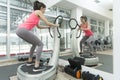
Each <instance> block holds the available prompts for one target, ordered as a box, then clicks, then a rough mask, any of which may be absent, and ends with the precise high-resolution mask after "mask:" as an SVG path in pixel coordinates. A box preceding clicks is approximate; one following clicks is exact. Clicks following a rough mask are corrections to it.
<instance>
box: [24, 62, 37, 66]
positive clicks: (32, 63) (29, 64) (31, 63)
mask: <svg viewBox="0 0 120 80" xmlns="http://www.w3.org/2000/svg"><path fill="white" fill-rule="evenodd" d="M34 64H35V62H34V61H32V62H26V66H32V65H34Z"/></svg>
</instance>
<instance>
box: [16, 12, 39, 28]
mask: <svg viewBox="0 0 120 80" xmlns="http://www.w3.org/2000/svg"><path fill="white" fill-rule="evenodd" d="M39 20H40V18H39V17H38V16H36V15H35V12H32V13H31V14H30V16H29V17H28V18H27V19H26V21H25V22H24V23H22V24H20V25H19V26H18V27H23V28H26V29H27V30H31V29H32V28H34V27H35V26H36V25H37V24H38V23H39Z"/></svg>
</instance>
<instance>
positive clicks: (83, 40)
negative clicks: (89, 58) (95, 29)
mask: <svg viewBox="0 0 120 80" xmlns="http://www.w3.org/2000/svg"><path fill="white" fill-rule="evenodd" d="M89 37H90V36H84V37H83V38H82V40H81V41H80V51H82V50H83V49H82V44H84V43H85V41H86V40H87V39H89ZM88 46H89V48H90V50H91V51H92V49H93V48H92V45H91V44H90V43H88Z"/></svg>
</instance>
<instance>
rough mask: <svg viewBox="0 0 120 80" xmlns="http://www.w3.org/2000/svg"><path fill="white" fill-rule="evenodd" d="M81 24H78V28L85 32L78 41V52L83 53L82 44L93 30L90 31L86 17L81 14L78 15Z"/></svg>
mask: <svg viewBox="0 0 120 80" xmlns="http://www.w3.org/2000/svg"><path fill="white" fill-rule="evenodd" d="M80 19H81V22H82V24H81V25H80V26H79V28H78V30H80V29H81V30H82V31H83V32H84V33H85V36H84V37H83V38H82V40H81V41H80V51H81V52H80V54H82V53H83V49H82V44H83V43H84V42H85V41H86V40H87V39H89V38H90V36H92V35H93V32H92V31H91V29H90V27H89V25H88V22H87V17H86V16H81V17H80ZM88 45H89V47H90V49H91V50H92V46H91V44H88Z"/></svg>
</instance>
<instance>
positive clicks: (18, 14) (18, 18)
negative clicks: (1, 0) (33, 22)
mask: <svg viewBox="0 0 120 80" xmlns="http://www.w3.org/2000/svg"><path fill="white" fill-rule="evenodd" d="M28 16H29V12H25V11H21V10H16V9H12V8H11V9H10V31H11V32H10V43H11V44H10V54H15V53H23V52H28V51H29V48H30V45H29V44H28V43H27V42H25V41H24V40H22V39H20V38H19V37H18V36H17V35H16V33H15V32H16V29H17V27H18V25H19V24H20V23H22V22H24V20H25V19H26V18H27V17H28Z"/></svg>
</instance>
